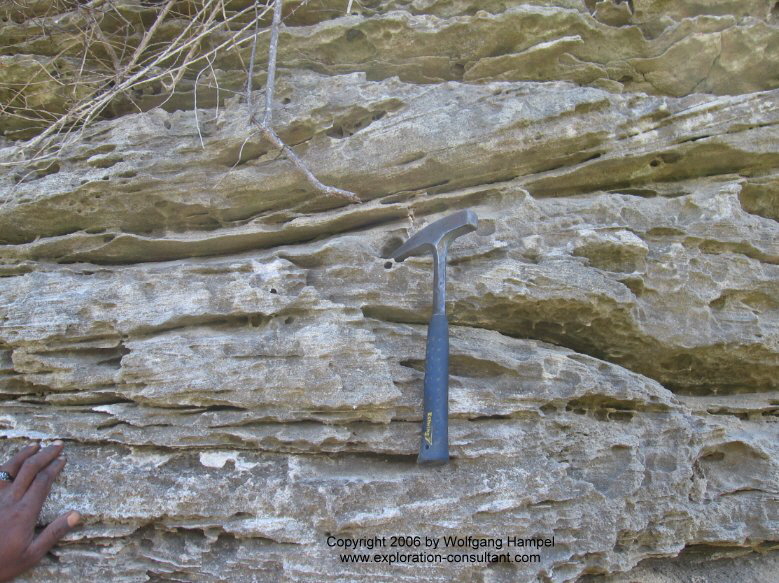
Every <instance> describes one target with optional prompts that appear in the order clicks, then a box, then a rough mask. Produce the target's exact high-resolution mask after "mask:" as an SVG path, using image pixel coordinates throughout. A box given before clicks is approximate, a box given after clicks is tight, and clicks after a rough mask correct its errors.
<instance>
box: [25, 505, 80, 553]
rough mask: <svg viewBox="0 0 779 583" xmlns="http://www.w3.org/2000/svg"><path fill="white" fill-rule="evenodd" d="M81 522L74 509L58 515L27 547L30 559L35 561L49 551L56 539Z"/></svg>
mask: <svg viewBox="0 0 779 583" xmlns="http://www.w3.org/2000/svg"><path fill="white" fill-rule="evenodd" d="M80 522H81V515H80V514H79V513H78V512H76V511H71V512H66V513H65V514H63V515H61V516H59V517H58V518H57V519H56V520H55V521H54V522H52V523H51V524H49V526H47V527H46V528H44V529H43V532H41V533H40V534H39V535H38V536H37V537H35V540H33V541H32V543H30V546H29V547H27V554H28V555H29V556H30V559H31V560H32V561H34V562H35V563H37V562H38V561H40V560H41V559H42V558H43V556H44V555H45V554H46V553H48V552H49V550H50V549H51V547H53V546H54V545H55V544H57V541H58V540H60V539H61V538H62V537H63V536H65V535H66V534H67V533H68V532H70V531H71V530H73V528H74V527H76V526H77V525H78V524H79V523H80Z"/></svg>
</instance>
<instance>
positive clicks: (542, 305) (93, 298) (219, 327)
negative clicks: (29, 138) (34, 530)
mask: <svg viewBox="0 0 779 583" xmlns="http://www.w3.org/2000/svg"><path fill="white" fill-rule="evenodd" d="M244 4H246V3H244ZM341 4H344V6H342V5H341ZM345 4H346V3H345V2H344V3H337V2H332V1H329V0H328V1H324V0H323V1H322V2H310V3H308V4H304V5H302V6H297V5H296V4H293V3H289V4H288V6H287V10H288V12H287V14H288V16H287V19H286V26H285V28H284V29H283V31H282V35H281V40H280V66H282V69H281V70H280V71H279V86H278V88H277V95H276V97H277V103H276V108H275V111H274V120H275V121H274V128H275V129H276V130H277V132H278V133H279V135H280V136H281V137H282V139H284V140H285V141H286V143H288V144H290V145H291V146H292V147H293V149H294V151H295V152H296V153H297V154H298V155H299V156H300V157H301V158H302V159H303V160H304V162H305V163H306V165H307V166H308V167H309V168H310V169H311V170H312V172H313V173H314V174H315V175H316V176H317V177H318V178H319V179H320V180H322V181H323V182H325V183H327V184H333V185H336V186H338V187H340V188H348V189H350V190H353V191H355V192H356V193H357V194H358V196H359V197H360V199H361V202H360V203H359V204H348V203H347V202H346V201H344V200H341V199H337V198H328V197H325V196H324V195H322V194H320V193H318V192H316V191H315V190H314V189H313V188H312V187H311V186H310V185H309V183H308V182H307V181H306V179H305V177H304V176H302V175H301V174H300V172H299V171H298V169H296V168H295V167H294V165H293V164H291V163H290V162H289V161H288V160H287V159H286V157H285V156H284V155H280V154H279V152H277V151H276V150H275V149H274V148H273V147H271V146H269V145H268V144H267V143H266V142H265V141H264V140H263V139H262V138H261V137H260V135H259V134H258V133H253V132H252V131H251V129H250V127H249V124H248V121H247V120H248V118H249V115H250V112H249V108H248V106H247V104H246V103H245V102H244V101H243V100H242V99H241V98H240V97H232V98H229V99H226V100H224V99H221V98H220V100H219V101H218V102H217V98H216V97H215V96H214V95H212V96H211V97H210V98H209V97H208V96H207V95H206V94H207V93H208V92H207V91H205V90H204V91H205V93H203V94H198V99H199V101H198V104H199V108H198V109H194V108H193V103H192V97H193V94H192V93H188V92H187V91H186V83H187V82H189V83H194V79H189V81H187V78H185V80H184V82H183V83H184V85H183V86H182V88H180V90H179V91H178V92H177V93H176V94H175V96H174V98H173V99H171V100H170V101H169V102H168V103H166V105H165V109H162V108H153V109H150V110H149V111H142V112H140V113H126V112H124V111H123V110H121V108H118V109H116V110H115V111H114V114H115V115H116V118H115V119H111V120H103V121H99V122H97V123H95V124H94V125H93V126H91V128H89V129H88V130H87V131H86V132H85V134H84V136H83V139H82V140H80V141H77V142H75V143H73V144H71V145H69V146H67V147H65V148H64V149H63V150H62V152H61V154H60V155H59V156H58V157H57V159H56V160H55V161H54V162H53V163H51V164H49V163H44V164H39V165H38V166H34V167H31V166H29V165H21V164H20V165H19V166H17V167H15V168H12V170H11V171H10V172H7V173H5V174H3V175H2V176H0V199H2V206H0V276H2V277H0V398H2V403H1V404H0V435H1V436H3V437H4V438H5V439H3V440H1V441H0V457H2V458H6V457H7V456H8V455H10V453H11V452H12V451H14V450H15V449H17V448H19V447H20V446H21V445H22V444H23V443H24V442H25V441H26V440H29V439H43V440H46V439H53V438H55V437H60V438H63V439H64V440H65V441H66V444H67V445H66V447H67V453H68V457H69V465H68V467H67V468H66V470H65V472H64V473H63V475H62V477H61V479H60V480H59V481H58V482H57V484H55V487H54V490H53V492H52V495H51V496H50V498H49V501H48V503H47V506H46V508H45V509H44V513H43V515H42V517H41V520H42V521H43V522H46V521H48V520H50V519H52V518H53V517H54V516H55V515H56V514H57V513H59V512H61V511H63V510H65V509H67V508H75V509H77V510H79V512H81V513H82V514H83V515H84V517H85V520H86V524H85V526H84V527H82V528H81V529H79V530H77V531H75V532H74V533H72V534H71V535H69V536H68V540H67V541H66V542H65V543H63V544H62V545H60V546H58V547H57V548H56V549H55V551H54V553H55V556H56V560H52V559H47V560H46V561H44V562H43V563H42V564H41V565H40V566H39V567H37V568H36V569H35V570H33V571H32V572H31V573H30V574H29V575H28V576H26V577H25V578H22V579H21V580H23V581H30V582H37V581H44V580H51V579H56V580H61V581H71V580H72V581H97V580H112V581H209V582H210V581H276V580H285V581H321V580H323V578H330V579H335V578H338V579H339V580H343V581H363V580H365V579H366V578H370V579H374V580H377V581H385V580H386V581H390V580H391V581H396V580H401V581H403V580H408V581H411V580H419V578H420V577H423V578H424V579H425V580H430V581H439V580H440V581H485V582H487V581H540V582H550V581H554V582H558V581H560V582H563V581H577V580H578V581H583V582H584V581H587V582H599V583H607V582H611V583H616V582H623V581H632V580H642V581H648V582H651V581H658V582H664V583H665V582H676V581H683V580H687V579H689V578H690V577H703V578H704V579H706V578H709V574H711V573H713V572H715V571H714V570H715V569H716V570H717V572H733V573H736V572H738V573H740V574H739V576H738V577H737V578H740V579H741V580H748V579H749V578H750V577H751V578H752V579H754V580H765V577H764V576H763V575H764V574H765V573H772V572H773V569H775V564H776V560H777V559H776V557H777V554H776V551H775V547H776V541H777V540H779V515H778V514H777V512H778V510H779V509H778V508H777V505H776V483H777V478H779V475H778V473H777V469H778V468H777V464H778V463H779V451H777V445H776V443H777V430H776V427H777V426H776V415H777V412H779V386H777V384H778V382H779V381H778V380H777V379H779V374H777V373H778V372H779V285H778V283H777V282H779V265H778V263H779V245H778V244H777V235H778V234H779V225H778V224H777V221H778V220H779V149H777V144H778V143H779V130H778V129H777V128H778V127H779V126H778V125H777V121H779V88H777V87H778V85H779V79H778V78H777V77H776V74H775V72H776V70H777V68H776V63H775V59H776V54H777V53H776V51H771V50H770V48H771V47H772V46H774V45H775V44H776V39H777V38H779V36H778V35H779V33H778V32H777V15H776V8H775V7H774V6H772V4H771V3H770V2H758V1H750V2H729V1H725V0H722V1H718V2H712V3H699V2H680V3H674V5H673V6H670V5H667V4H666V3H661V2H652V1H649V0H647V1H643V0H642V1H639V0H634V1H633V2H611V1H599V2H589V1H588V2H582V3H580V2H574V1H564V0H560V1H559V2H552V1H548V2H541V1H539V2H535V3H524V4H520V3H513V2H480V3H475V2H468V1H452V0H447V1H444V0H415V1H414V2H406V1H402V0H398V1H383V2H371V1H365V2H362V3H361V5H360V6H358V5H357V4H358V3H356V2H355V3H354V11H353V13H352V14H349V15H346V14H344V12H345ZM704 4H705V6H704ZM36 6H37V5H33V4H32V3H31V5H30V9H31V10H32V9H34V8H35V7H36ZM241 6H243V5H241ZM236 7H237V8H240V6H238V3H237V4H236ZM38 9H39V10H40V14H39V17H38V18H36V19H32V18H27V19H24V18H17V17H18V14H17V13H13V14H11V13H9V18H10V20H9V22H8V23H7V24H6V25H5V26H4V28H3V31H2V32H0V37H3V38H6V39H10V40H9V42H8V43H6V45H5V48H4V49H3V50H2V52H3V55H2V56H0V63H2V64H4V65H5V66H4V67H3V68H0V78H2V76H3V75H6V77H5V83H6V85H5V86H4V87H9V86H12V84H13V83H17V81H18V80H19V79H24V78H25V77H26V76H29V70H33V69H35V70H43V69H45V68H46V67H50V66H54V65H55V64H56V65H57V66H60V65H61V62H62V63H65V62H68V59H69V58H72V57H73V56H74V55H71V54H69V53H67V51H65V52H64V53H62V52H61V51H62V49H63V48H65V47H66V46H67V42H68V41H67V39H68V38H70V37H69V36H68V35H71V34H72V31H71V30H70V29H69V27H71V26H76V25H77V24H78V18H80V17H81V16H80V15H81V13H80V12H79V11H74V12H72V13H69V15H66V17H65V16H63V15H59V16H53V15H51V14H50V13H49V12H48V11H47V8H46V7H45V6H43V5H41V6H39V7H38ZM119 9H120V11H121V14H123V15H124V17H125V18H128V19H131V18H138V19H141V21H143V19H145V18H148V16H149V14H152V12H150V11H152V10H153V7H148V6H144V5H142V3H119ZM63 14H64V13H63ZM55 18H60V20H61V22H59V23H54V24H57V26H54V24H52V23H53V20H51V19H55ZM47 19H50V20H47ZM45 25H51V31H50V39H49V42H47V43H42V42H41V41H40V39H39V38H38V35H39V34H40V33H41V30H42V29H41V27H43V26H45ZM117 26H118V25H117ZM176 26H178V25H176ZM175 30H176V29H175V26H174V25H171V29H170V30H167V32H165V34H172V33H173V32H175ZM69 31H70V32H69ZM261 38H263V37H261ZM263 45H264V43H263V42H261V43H260V44H259V45H258V55H257V62H258V64H257V69H256V70H257V71H261V72H260V73H258V75H257V81H258V84H257V85H256V86H258V87H259V86H261V82H262V80H263V79H264V66H265V65H264V64H265V59H266V56H265V50H266V49H265V48H264V46H263ZM245 50H247V51H248V45H246V46H245ZM241 51H244V49H241ZM241 56H242V57H243V58H244V59H246V58H247V56H248V52H244V53H242V55H241ZM244 65H245V62H244V64H241V62H240V59H239V58H238V53H235V52H233V53H226V54H225V55H224V58H223V59H222V60H220V61H219V62H218V63H217V65H215V69H214V72H213V75H214V79H219V80H221V81H220V82H221V83H222V85H221V86H222V87H225V88H228V89H229V88H230V87H233V88H234V89H237V88H240V87H241V86H242V85H243V83H244V82H245V71H244V69H243V68H242V67H243V66H244ZM64 66H65V65H62V67H64ZM24 67H28V69H29V68H30V67H32V69H29V70H28V69H24ZM36 68H37V69H36ZM25 71H28V72H25ZM62 74H63V75H64V74H65V72H63V73H62ZM14 76H16V77H14ZM15 79H16V80H15ZM191 86H193V85H191ZM36 87H38V88H39V89H40V87H41V86H37V85H36ZM86 89H88V88H86ZM86 89H85V90H86ZM3 90H4V89H2V88H0V95H2V91H3ZM40 90H41V91H43V92H44V93H45V91H44V89H40ZM52 91H53V89H52ZM41 95H42V96H41V102H40V103H42V104H43V105H42V106H43V107H47V108H49V110H50V111H52V112H56V111H57V108H58V107H60V106H62V105H63V103H64V102H63V101H62V99H63V98H62V96H57V95H56V91H54V93H52V94H50V95H48V96H47V95H44V94H41ZM254 97H255V98H254V100H253V101H254V102H256V103H260V102H261V101H262V97H263V95H262V91H256V92H255V96H254ZM4 99H6V98H5V97H4ZM46 99H50V101H46ZM144 99H146V100H145V101H144ZM154 99H155V97H154V96H153V95H151V96H148V98H143V99H140V100H139V103H141V105H143V107H142V109H144V108H146V107H147V106H148V107H152V106H154V105H156V104H157V103H156V102H155V101H154ZM209 99H210V101H209ZM217 103H218V107H217ZM5 123H6V122H5V121H4V122H0V124H5ZM12 126H13V124H12V123H11V122H8V125H2V129H3V131H5V132H6V136H7V138H8V139H6V140H5V141H4V142H3V144H2V149H0V158H1V159H0V162H2V161H6V162H7V161H12V160H13V159H14V156H15V155H16V154H17V153H18V151H19V148H20V146H21V145H23V144H22V143H21V142H12V141H10V139H15V138H18V137H20V135H21V134H15V133H14V132H15V131H17V129H18V128H17V129H14V128H13V127H12ZM462 208H471V209H473V210H475V211H476V212H477V213H478V215H479V218H480V222H479V229H478V230H477V232H476V233H475V234H471V235H468V236H466V237H462V238H461V239H458V240H457V241H456V242H455V243H454V244H453V246H452V249H451V251H450V262H449V263H450V265H449V269H448V293H449V302H448V311H449V321H450V325H451V326H450V333H451V338H450V352H451V355H450V442H451V451H452V456H453V461H452V463H451V464H449V465H448V466H444V467H439V468H427V467H420V466H417V465H416V463H415V462H416V451H417V448H418V443H419V424H420V420H421V387H422V379H423V372H424V346H425V333H426V328H425V323H426V321H427V318H428V316H429V314H430V303H431V283H432V274H431V271H432V264H431V260H430V258H429V257H421V258H410V259H407V260H406V261H405V262H403V263H400V264H398V263H395V262H393V261H392V260H391V259H390V257H391V254H392V252H393V251H394V250H395V249H396V248H397V247H398V246H399V245H400V243H401V242H402V241H403V240H405V239H406V238H407V237H408V236H409V235H410V234H411V233H413V232H415V231H416V230H417V229H419V228H420V227H422V226H423V225H425V224H427V223H429V222H431V221H433V220H435V219H437V218H439V217H441V216H445V214H446V213H448V212H450V211H453V210H457V209H462ZM331 535H332V536H335V537H337V538H341V539H343V538H368V537H373V536H380V537H381V536H386V537H390V536H392V535H411V536H420V537H423V538H424V537H425V536H427V537H443V536H448V535H457V536H467V535H471V536H473V537H476V538H480V539H495V538H503V539H505V537H507V536H520V537H547V536H548V537H551V536H554V537H555V546H554V547H550V548H542V549H539V551H538V554H539V559H538V562H532V563H512V564H503V563H494V564H491V563H489V562H484V561H481V562H475V563H463V562H457V563H448V564H445V565H437V566H431V565H411V564H396V565H394V566H388V565H387V564H386V563H384V564H379V563H365V564H359V563H350V562H342V561H341V560H340V559H339V555H340V554H344V552H343V550H341V549H338V548H332V547H329V546H328V545H327V540H328V539H327V537H328V536H331ZM396 550H397V549H396ZM401 550H402V549H401ZM406 550H407V549H406ZM379 552H380V553H383V554H386V553H389V552H391V549H381V550H380V551H379ZM467 552H471V551H470V550H468V549H463V548H457V549H449V550H447V551H446V552H445V554H449V553H451V554H453V555H461V554H463V553H467ZM346 554H350V553H349V552H347V553H346Z"/></svg>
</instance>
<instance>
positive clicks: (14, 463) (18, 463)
mask: <svg viewBox="0 0 779 583" xmlns="http://www.w3.org/2000/svg"><path fill="white" fill-rule="evenodd" d="M38 447H39V446H38V444H37V443H33V444H30V445H28V446H27V447H25V448H24V449H23V450H22V451H20V452H18V453H17V454H16V455H15V456H14V457H12V458H11V461H9V462H7V463H5V464H2V465H0V470H4V471H6V472H8V473H9V474H11V475H12V476H16V474H18V473H19V468H21V467H22V464H23V463H24V460H26V459H27V458H29V457H30V456H32V455H33V454H34V453H35V452H37V451H38Z"/></svg>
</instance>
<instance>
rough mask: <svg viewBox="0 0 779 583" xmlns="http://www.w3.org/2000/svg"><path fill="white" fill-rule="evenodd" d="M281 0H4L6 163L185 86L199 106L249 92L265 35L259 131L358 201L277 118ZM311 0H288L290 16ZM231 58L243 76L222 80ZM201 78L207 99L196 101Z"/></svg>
mask: <svg viewBox="0 0 779 583" xmlns="http://www.w3.org/2000/svg"><path fill="white" fill-rule="evenodd" d="M347 1H348V0H344V10H345V9H346V7H347V4H346V2H347ZM282 3H283V0H265V1H256V2H251V1H245V0H244V1H233V0H161V1H160V0H91V1H87V2H85V1H83V0H80V1H79V0H51V1H44V0H32V1H22V0H10V1H7V2H6V3H4V4H3V5H2V7H0V19H2V21H3V27H4V29H5V30H4V33H3V36H4V37H6V38H9V39H10V40H11V41H12V42H11V43H9V44H8V45H7V48H6V49H5V50H2V49H0V51H1V52H0V133H1V134H2V135H3V136H4V137H5V139H6V140H13V141H16V144H15V147H14V153H13V158H12V159H10V160H9V159H6V160H4V161H0V165H5V166H9V165H19V164H25V165H26V164H32V165H34V166H36V167H40V166H41V164H46V163H47V162H51V161H54V160H56V159H57V157H58V156H59V154H60V152H61V150H62V148H63V147H65V146H66V145H67V144H69V143H72V142H73V141H75V140H78V139H79V138H80V137H81V136H82V135H83V132H84V131H85V130H86V129H87V128H88V127H89V126H90V124H91V123H92V122H94V121H95V120H98V119H105V118H111V117H116V116H119V115H122V114H125V113H128V112H132V111H146V110H148V109H151V108H153V107H160V106H163V107H164V106H166V105H169V103H170V102H171V101H174V103H173V105H174V107H173V108H175V100H176V99H177V98H179V99H180V97H181V95H182V94H189V95H192V97H193V99H194V104H193V106H194V108H195V110H197V107H198V105H200V106H201V107H202V106H213V105H217V106H218V104H219V102H220V99H223V97H224V94H230V93H238V92H241V93H243V92H245V93H246V94H247V99H248V98H249V95H250V93H251V89H252V77H253V76H254V75H255V74H256V72H257V71H255V54H256V47H257V43H258V40H259V42H262V40H261V37H263V36H264V37H265V39H267V40H266V41H265V42H268V43H269V44H270V50H269V55H268V62H267V63H266V65H267V66H266V67H263V68H264V69H266V71H263V73H266V72H267V74H266V75H265V77H266V86H265V94H266V109H265V113H264V115H263V116H258V115H257V114H256V112H255V114H253V115H252V120H251V121H252V122H254V126H255V128H256V130H255V131H259V132H260V133H262V135H263V136H265V138H266V139H268V140H269V141H270V142H271V143H272V144H274V145H275V146H276V147H278V148H280V149H282V150H284V152H285V153H286V154H287V157H288V158H289V159H290V160H291V161H292V162H293V163H294V164H295V165H296V166H297V167H298V168H299V169H300V170H301V171H302V172H304V174H306V177H307V179H308V180H309V182H311V184H312V185H314V186H315V187H316V188H317V189H319V190H320V191H322V192H324V193H325V194H328V195H335V196H344V197H346V198H349V199H350V200H353V201H356V198H355V197H354V195H353V194H352V193H349V192H346V191H341V190H339V189H336V188H332V187H327V186H325V185H323V184H321V183H319V181H318V180H316V178H315V177H314V176H313V175H312V174H311V173H310V172H308V170H307V169H306V168H305V166H304V165H303V163H302V161H301V160H300V159H299V158H298V157H297V156H296V155H295V154H294V152H293V151H292V150H291V149H289V148H288V147H287V146H286V145H284V144H283V143H282V142H281V140H280V139H279V138H278V136H277V135H276V134H275V132H274V131H273V130H272V128H271V125H270V124H271V107H270V106H271V104H272V98H273V83H274V73H275V54H276V46H277V44H278V29H279V26H280V23H281V20H282V18H281V15H282V12H281V10H282ZM306 3H307V0H304V1H303V2H295V3H292V2H289V3H287V6H285V8H286V10H285V13H284V18H285V19H288V18H290V17H291V16H293V15H294V13H295V11H296V10H297V9H298V8H300V7H301V6H303V5H305V4H306ZM351 4H352V2H351V1H349V2H348V6H349V8H350V7H351ZM274 9H275V10H274ZM274 13H276V15H277V17H276V18H275V19H274V18H273V14H274ZM269 32H270V33H272V34H267V33H269ZM250 48H251V51H250V53H249V49H250ZM3 53H6V54H3ZM249 55H250V56H249ZM226 58H230V59H233V60H238V61H239V62H240V63H241V66H242V70H243V72H242V77H243V79H241V80H240V83H238V82H237V79H236V78H235V75H233V76H232V78H228V82H227V83H225V84H223V85H221V86H220V78H224V77H225V75H224V71H221V70H220V69H219V63H220V61H224V60H225V59H226ZM228 77H229V75H228ZM182 85H185V87H183V88H182ZM204 88H205V89H207V90H208V91H207V92H206V95H207V97H206V103H203V102H202V101H201V103H200V104H198V102H197V100H198V94H199V91H200V90H202V89H204ZM220 92H221V93H222V95H221V96H220ZM260 118H261V121H260Z"/></svg>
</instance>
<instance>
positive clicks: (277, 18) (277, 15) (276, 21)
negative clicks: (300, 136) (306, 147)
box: [246, 0, 360, 202]
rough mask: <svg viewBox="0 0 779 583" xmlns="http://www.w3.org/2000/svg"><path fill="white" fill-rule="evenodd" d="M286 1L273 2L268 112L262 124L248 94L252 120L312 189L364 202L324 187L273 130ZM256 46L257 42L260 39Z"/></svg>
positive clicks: (349, 193) (326, 186) (332, 188)
mask: <svg viewBox="0 0 779 583" xmlns="http://www.w3.org/2000/svg"><path fill="white" fill-rule="evenodd" d="M283 1H284V0H273V21H272V24H271V37H270V47H269V49H268V73H267V78H266V81H265V112H264V114H263V117H262V121H261V122H258V121H257V118H256V117H255V115H254V111H253V109H252V106H251V103H252V102H251V96H250V95H248V94H247V102H248V103H249V112H250V113H249V119H250V121H251V122H252V123H253V124H255V125H256V126H258V128H259V130H260V132H261V134H262V136H263V137H264V138H265V139H266V140H268V141H269V142H270V143H271V144H273V145H274V146H276V147H277V148H279V149H281V151H282V152H284V154H285V155H286V156H287V158H288V159H289V161H290V162H292V164H293V165H294V166H295V168H297V169H298V170H300V172H301V173H302V174H303V176H305V177H306V180H308V182H309V184H311V186H313V187H314V188H315V189H316V190H318V191H319V192H321V193H323V194H325V195H327V196H336V197H341V198H345V199H347V200H349V201H351V202H360V199H359V198H358V196H357V195H356V194H355V193H353V192H350V191H348V190H343V189H341V188H336V187H334V186H328V185H326V184H324V183H322V182H321V181H320V180H319V179H318V178H317V177H316V176H314V173H313V172H311V170H309V169H308V167H307V166H306V164H305V162H303V160H302V159H301V158H300V156H298V155H297V154H296V153H295V151H294V150H293V149H292V148H290V147H289V146H288V145H287V144H285V143H284V141H283V140H282V139H281V138H280V137H279V136H278V134H277V133H276V132H275V131H273V128H272V127H271V123H272V121H273V93H274V90H275V87H276V54H277V52H278V51H277V49H278V45H279V28H280V26H281V8H282V3H283ZM254 42H255V43H256V42H257V37H256V35H255V39H254ZM253 48H254V47H253ZM253 67H254V51H252V60H251V62H250V64H249V70H250V71H251V70H252V69H253ZM250 79H251V77H250ZM246 87H247V91H248V90H250V89H251V81H248V82H247V84H246Z"/></svg>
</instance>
